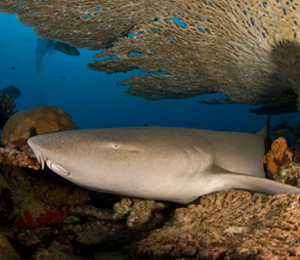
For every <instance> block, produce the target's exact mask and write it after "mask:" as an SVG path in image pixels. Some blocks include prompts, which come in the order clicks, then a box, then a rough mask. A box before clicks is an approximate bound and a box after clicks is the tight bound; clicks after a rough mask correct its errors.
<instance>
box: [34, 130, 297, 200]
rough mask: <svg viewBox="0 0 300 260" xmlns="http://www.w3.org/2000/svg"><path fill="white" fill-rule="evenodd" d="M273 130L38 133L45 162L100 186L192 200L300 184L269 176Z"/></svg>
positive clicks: (77, 180) (38, 152) (289, 188)
mask: <svg viewBox="0 0 300 260" xmlns="http://www.w3.org/2000/svg"><path fill="white" fill-rule="evenodd" d="M266 132H267V131H266V129H265V128H264V129H262V130H261V131H260V132H258V133H256V134H249V133H239V132H225V131H224V132H223V131H208V130H198V129H186V128H168V127H135V128H115V129H91V130H74V131H65V132H58V133H53V134H46V135H40V136H35V137H31V138H30V139H29V140H28V144H29V146H30V147H31V148H32V150H33V151H34V152H35V154H36V156H37V158H38V160H39V162H40V163H42V165H44V163H45V162H46V164H47V165H48V167H49V168H50V169H52V170H53V171H54V172H56V173H57V174H59V175H61V176H62V177H64V178H66V179H67V180H69V181H71V182H74V183H76V184H77V185H79V186H82V187H85V188H88V189H91V190H96V191H100V192H107V193H114V194H121V195H127V196H135V197H141V198H148V199H158V200H167V201H174V202H179V203H188V202H191V201H193V200H194V199H196V198H198V197H199V196H201V195H204V194H208V193H212V192H215V191H219V190H224V189H225V190H226V189H233V188H235V189H246V190H251V191H257V192H262V193H267V194H272V193H282V192H289V193H300V189H298V188H296V187H293V186H289V185H285V184H281V183H278V182H275V181H272V180H268V179H265V178H264V170H263V155H264V152H265V147H264V140H265V135H266Z"/></svg>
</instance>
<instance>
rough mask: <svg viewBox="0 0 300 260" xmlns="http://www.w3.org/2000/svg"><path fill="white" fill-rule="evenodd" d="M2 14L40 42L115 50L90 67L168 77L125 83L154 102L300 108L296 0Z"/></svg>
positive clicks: (8, 4) (41, 7)
mask: <svg viewBox="0 0 300 260" xmlns="http://www.w3.org/2000/svg"><path fill="white" fill-rule="evenodd" d="M0 8H1V11H4V12H8V13H17V14H18V15H19V17H18V19H19V21H21V22H22V23H24V24H25V25H29V26H31V27H32V28H33V30H34V31H35V33H36V34H37V35H39V36H41V37H45V38H48V39H58V40H60V41H62V42H67V43H69V44H71V45H73V46H79V47H87V48H90V49H99V48H106V47H110V48H109V49H104V50H103V51H102V52H101V53H99V54H98V55H96V56H95V57H96V58H100V57H103V56H106V55H108V56H110V57H111V59H104V60H96V61H95V62H94V63H93V64H88V67H89V68H90V69H93V70H98V71H105V72H107V73H113V72H119V71H123V72H126V71H128V70H133V69H136V68H140V69H141V70H142V71H145V72H161V71H164V72H166V73H167V74H160V75H157V74H154V75H146V76H141V75H135V76H134V77H132V78H130V79H127V80H124V81H122V82H121V83H120V85H130V86H132V87H131V88H129V89H128V90H127V91H126V93H128V94H130V95H135V96H142V97H144V98H147V99H152V100H155V99H161V98H174V99H177V98H186V97H191V96H196V95H200V94H203V93H213V92H217V91H221V92H222V93H223V94H226V95H228V99H226V100H223V101H222V103H247V104H254V105H260V104H263V105H265V107H262V108H259V109H258V110H253V111H252V112H254V113H259V114H261V113H272V114H279V113H287V112H294V111H296V110H297V98H298V94H299V93H300V83H299V80H298V71H299V70H300V67H299V66H300V62H299V59H300V45H299V44H300V35H299V33H300V29H299V21H300V19H299V18H300V12H299V3H298V2H297V1H278V0H271V1H265V2H263V1H257V0H247V1H246V0H245V1H238V0H235V1H231V0H221V1H204V0H198V1H186V0H179V1H177V0H176V1H175V0H168V1H163V2H161V1H150V0H149V1H142V0H135V1H130V3H128V1H124V0H117V1H109V0H105V1H101V2H99V3H97V4H95V3H94V1H91V0H87V1H81V0H76V1H72V3H71V4H67V3H66V2H65V1H64V0H57V1H55V2H54V1H30V2H24V1H22V2H16V1H12V0H8V1H2V2H1V3H0ZM178 18H179V23H178V22H176V23H175V21H174V19H178ZM128 33H130V37H128ZM135 54H138V55H135ZM209 103H219V101H215V102H214V101H210V102H209ZM299 107H300V105H299V103H298V108H299Z"/></svg>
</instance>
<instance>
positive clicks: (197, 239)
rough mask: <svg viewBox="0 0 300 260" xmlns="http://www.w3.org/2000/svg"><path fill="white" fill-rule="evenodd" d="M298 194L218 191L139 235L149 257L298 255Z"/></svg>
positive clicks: (140, 249)
mask: <svg viewBox="0 0 300 260" xmlns="http://www.w3.org/2000/svg"><path fill="white" fill-rule="evenodd" d="M299 199H300V194H297V195H292V196H291V197H289V196H288V195H286V194H280V195H273V196H268V197H260V196H257V195H252V194H251V193H249V192H246V191H232V192H225V191H222V192H217V193H214V194H210V195H206V196H204V197H202V198H201V199H200V203H199V205H189V206H188V207H187V208H179V209H177V210H176V212H175V215H174V221H172V222H170V223H169V224H168V225H165V226H164V227H163V228H161V229H157V230H156V231H154V232H152V233H151V234H150V235H149V236H148V237H147V238H145V239H143V240H141V241H140V242H139V243H138V246H137V251H136V252H137V253H138V254H139V255H140V256H141V257H145V256H148V257H149V259H169V258H171V259H240V260H242V259H299V257H300V250H299V248H300V244H299V241H300V240H299V239H300V228H299V221H298V220H299V217H300V204H299Z"/></svg>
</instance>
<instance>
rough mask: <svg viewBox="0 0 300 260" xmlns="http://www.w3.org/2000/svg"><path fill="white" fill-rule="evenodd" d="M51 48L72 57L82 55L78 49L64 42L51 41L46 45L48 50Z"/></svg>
mask: <svg viewBox="0 0 300 260" xmlns="http://www.w3.org/2000/svg"><path fill="white" fill-rule="evenodd" d="M51 46H53V47H54V50H57V51H61V52H63V53H65V54H68V55H72V56H79V55H80V53H79V51H78V49H77V48H76V47H73V46H71V45H70V44H67V43H64V42H54V41H52V40H49V41H48V43H47V45H46V48H48V47H51Z"/></svg>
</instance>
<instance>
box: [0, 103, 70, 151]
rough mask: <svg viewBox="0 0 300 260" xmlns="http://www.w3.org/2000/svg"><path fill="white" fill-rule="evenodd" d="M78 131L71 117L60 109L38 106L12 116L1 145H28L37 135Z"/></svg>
mask: <svg viewBox="0 0 300 260" xmlns="http://www.w3.org/2000/svg"><path fill="white" fill-rule="evenodd" d="M73 129H76V127H75V126H74V124H73V123H72V121H71V119H70V117H69V116H68V115H67V114H66V113H65V112H63V111H62V110H61V109H59V108H55V107H52V106H46V105H38V106H35V107H33V108H31V109H28V110H23V111H20V112H18V113H16V114H15V115H14V116H12V117H11V118H10V119H9V120H8V121H7V123H6V124H5V126H4V128H3V132H2V135H1V143H2V145H4V146H7V145H8V144H12V143H13V144H14V145H15V146H19V147H20V146H24V145H26V144H27V143H26V141H27V139H28V138H29V137H30V136H32V135H36V134H45V133H51V132H58V131H63V130H73Z"/></svg>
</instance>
